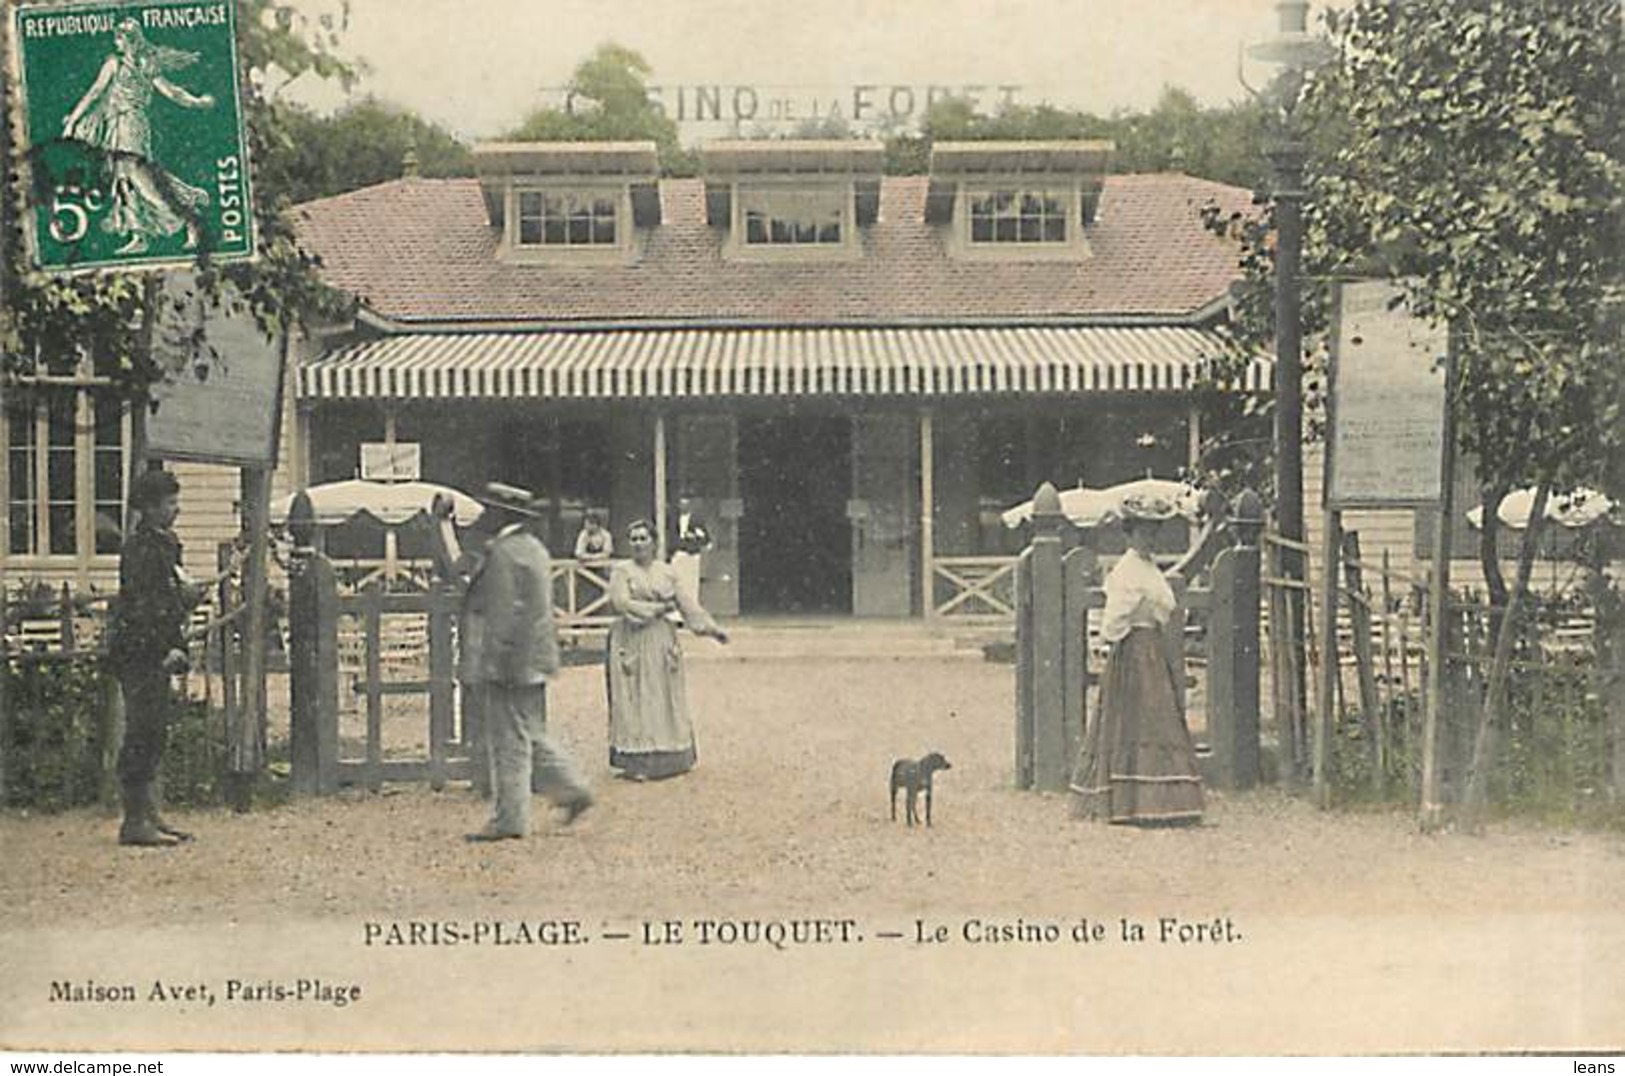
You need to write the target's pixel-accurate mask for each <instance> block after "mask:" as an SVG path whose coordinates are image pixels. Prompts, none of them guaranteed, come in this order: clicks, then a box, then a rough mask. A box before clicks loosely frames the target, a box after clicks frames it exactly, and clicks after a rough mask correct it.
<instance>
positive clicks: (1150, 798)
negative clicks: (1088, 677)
mask: <svg viewBox="0 0 1625 1076" xmlns="http://www.w3.org/2000/svg"><path fill="white" fill-rule="evenodd" d="M1175 675H1176V674H1175V672H1174V669H1173V667H1172V666H1171V664H1170V663H1169V661H1168V656H1167V653H1166V651H1165V650H1164V649H1163V646H1162V633H1161V632H1159V631H1157V630H1155V629H1153V628H1135V629H1134V630H1133V631H1131V632H1129V634H1128V636H1127V637H1126V638H1124V639H1123V640H1122V641H1120V642H1119V643H1117V645H1116V646H1114V647H1113V648H1112V652H1111V656H1110V657H1109V658H1108V659H1107V661H1106V673H1105V676H1104V678H1103V679H1102V683H1101V695H1100V698H1101V703H1100V714H1099V716H1098V717H1096V719H1095V720H1094V721H1091V722H1090V723H1089V727H1088V729H1087V730H1085V732H1084V738H1083V746H1082V748H1081V749H1080V751H1079V753H1078V760H1077V765H1076V766H1075V767H1074V768H1073V772H1072V791H1073V793H1074V794H1075V795H1076V806H1077V813H1078V814H1079V816H1081V817H1085V818H1094V819H1098V820H1102V821H1107V822H1133V823H1145V824H1152V825H1156V824H1178V823H1190V822H1199V821H1201V818H1202V778H1201V775H1200V774H1199V773H1198V771H1197V768H1196V747H1195V745H1194V744H1193V743H1192V742H1191V734H1190V730H1189V729H1188V728H1186V726H1185V717H1184V715H1183V714H1182V713H1181V712H1180V707H1179V693H1178V691H1177V689H1176V687H1175V683H1176V682H1175V680H1174V677H1175Z"/></svg>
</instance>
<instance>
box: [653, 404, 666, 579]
mask: <svg viewBox="0 0 1625 1076" xmlns="http://www.w3.org/2000/svg"><path fill="white" fill-rule="evenodd" d="M654 471H655V474H654V481H655V488H654V504H655V517H654V519H652V520H650V521H649V522H650V523H652V524H653V525H654V529H655V534H654V539H655V555H656V556H658V557H659V558H660V559H661V560H665V559H666V558H667V557H668V556H669V555H670V554H671V550H669V549H667V548H666V530H667V527H666V416H665V415H661V414H657V415H655V459H654Z"/></svg>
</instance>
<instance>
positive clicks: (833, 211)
mask: <svg viewBox="0 0 1625 1076" xmlns="http://www.w3.org/2000/svg"><path fill="white" fill-rule="evenodd" d="M702 156H703V161H704V170H705V202H706V219H707V220H708V221H709V222H710V223H711V225H712V226H713V227H718V228H723V229H726V233H727V238H726V240H725V241H724V243H723V254H724V256H725V257H728V258H736V259H741V260H758V261H801V260H823V261H828V260H836V261H839V260H842V259H846V258H856V257H859V256H861V253H862V247H861V244H860V242H859V236H858V229H859V228H860V227H861V226H863V225H865V224H870V223H873V222H874V220H875V218H876V216H877V211H878V209H879V205H880V168H881V163H882V161H883V159H884V156H885V147H884V146H882V145H881V144H880V143H878V142H866V141H847V142H834V141H796V140H771V141H756V142H752V141H720V142H712V143H709V144H707V145H706V146H705V148H704V150H703V151H702Z"/></svg>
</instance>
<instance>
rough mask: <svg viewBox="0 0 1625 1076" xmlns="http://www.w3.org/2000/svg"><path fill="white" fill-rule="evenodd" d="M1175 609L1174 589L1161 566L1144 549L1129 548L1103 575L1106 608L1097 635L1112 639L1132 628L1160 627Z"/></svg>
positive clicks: (1119, 637) (1109, 641) (1110, 641)
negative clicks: (1139, 550)
mask: <svg viewBox="0 0 1625 1076" xmlns="http://www.w3.org/2000/svg"><path fill="white" fill-rule="evenodd" d="M1173 611H1174V591H1173V588H1172V587H1170V586H1169V585H1168V580H1167V579H1165V578H1163V575H1162V570H1161V569H1159V568H1158V567H1157V566H1156V564H1155V563H1154V562H1152V560H1151V559H1150V558H1149V557H1147V556H1145V555H1144V554H1143V553H1138V552H1136V551H1135V550H1132V549H1131V550H1129V551H1128V552H1127V553H1125V554H1123V556H1122V557H1121V558H1119V559H1118V561H1117V564H1116V565H1115V566H1114V567H1113V568H1112V570H1111V571H1110V572H1109V573H1107V575H1106V608H1105V611H1104V612H1103V613H1102V614H1101V624H1100V635H1101V637H1102V638H1103V639H1105V640H1106V641H1107V642H1108V643H1115V642H1117V641H1118V640H1120V639H1122V638H1124V637H1125V636H1127V635H1128V633H1129V632H1130V631H1132V630H1133V629H1135V628H1161V627H1162V626H1163V625H1165V624H1167V623H1168V618H1169V617H1170V616H1172V615H1173Z"/></svg>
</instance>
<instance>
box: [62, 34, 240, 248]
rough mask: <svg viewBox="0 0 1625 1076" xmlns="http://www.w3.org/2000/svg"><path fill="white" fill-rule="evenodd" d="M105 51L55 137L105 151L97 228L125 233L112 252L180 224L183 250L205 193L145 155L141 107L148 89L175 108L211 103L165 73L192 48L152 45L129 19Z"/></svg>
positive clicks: (148, 128)
mask: <svg viewBox="0 0 1625 1076" xmlns="http://www.w3.org/2000/svg"><path fill="white" fill-rule="evenodd" d="M113 47H114V49H115V51H114V53H113V55H111V56H109V57H108V58H107V60H106V62H105V63H103V64H102V67H101V71H100V72H99V73H98V74H97V75H96V81H95V82H94V83H92V84H91V86H90V88H89V89H88V90H86V91H85V95H84V96H83V97H81V98H80V99H79V103H78V104H76V105H74V107H73V110H72V111H71V112H69V113H68V114H67V116H66V117H64V118H63V120H62V136H63V137H64V138H72V139H77V140H78V141H80V142H84V143H86V144H88V145H91V146H95V147H96V148H97V149H100V150H101V151H102V152H103V153H105V154H106V155H107V165H108V174H109V176H110V177H111V187H112V189H111V190H110V191H109V192H108V193H109V198H108V213H107V216H106V217H105V218H104V219H103V220H102V224H101V226H102V230H103V231H105V232H108V233H109V234H113V235H127V236H129V237H130V238H129V241H128V242H126V243H125V244H124V246H122V247H120V248H119V251H118V252H119V253H120V254H132V253H139V252H141V251H144V250H146V249H147V244H148V241H149V240H151V239H155V238H163V237H167V236H171V235H174V234H176V233H177V232H180V231H182V230H184V231H185V232H186V244H185V246H186V249H187V250H193V249H195V248H196V247H197V245H198V238H199V229H198V225H197V221H196V215H197V211H198V210H200V209H202V208H203V207H204V206H207V205H208V204H209V192H208V191H206V190H204V189H203V188H202V187H194V186H193V185H192V184H190V183H187V182H185V181H183V180H181V179H179V178H177V177H176V176H174V175H172V174H171V173H170V172H169V171H168V170H166V169H165V168H164V167H163V166H162V165H160V164H159V163H158V162H157V161H156V160H154V159H153V156H152V120H151V118H150V117H149V116H148V114H147V112H148V109H149V108H150V107H151V106H152V95H153V93H154V92H157V93H160V94H162V95H163V96H164V97H166V98H168V99H169V100H171V101H173V102H175V103H176V104H177V105H180V106H181V107H182V108H191V109H206V108H213V107H214V98H213V97H212V96H211V95H209V94H206V93H204V94H193V93H189V92H187V91H186V90H183V89H181V88H180V87H179V86H177V85H175V84H174V83H173V82H171V81H170V80H169V78H168V77H167V76H168V74H169V73H170V72H172V71H177V70H180V69H181V68H185V67H190V66H191V65H192V64H194V63H196V62H197V59H198V54H197V53H195V52H187V51H186V50H184V49H175V48H170V47H168V46H167V45H154V44H152V43H151V42H149V41H148V40H147V38H146V35H144V34H143V33H142V32H141V26H140V24H139V23H137V22H136V21H135V20H134V19H124V20H123V21H121V22H120V23H119V24H118V27H117V28H116V29H115V30H114V31H113Z"/></svg>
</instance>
